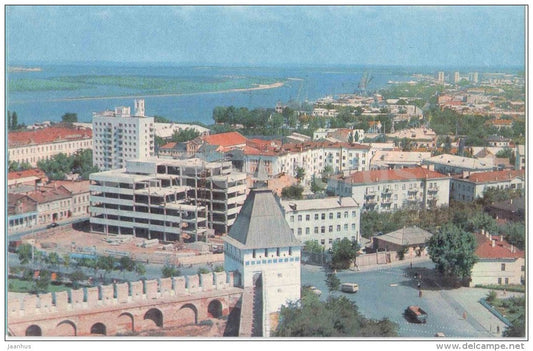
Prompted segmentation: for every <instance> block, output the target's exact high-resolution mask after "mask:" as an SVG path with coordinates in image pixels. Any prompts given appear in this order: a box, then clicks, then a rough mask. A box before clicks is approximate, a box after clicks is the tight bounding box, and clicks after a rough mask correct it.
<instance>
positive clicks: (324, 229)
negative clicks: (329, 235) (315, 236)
mask: <svg viewBox="0 0 533 351" xmlns="http://www.w3.org/2000/svg"><path fill="white" fill-rule="evenodd" d="M325 232H326V227H325V226H322V227H320V233H322V234H324V233H325Z"/></svg>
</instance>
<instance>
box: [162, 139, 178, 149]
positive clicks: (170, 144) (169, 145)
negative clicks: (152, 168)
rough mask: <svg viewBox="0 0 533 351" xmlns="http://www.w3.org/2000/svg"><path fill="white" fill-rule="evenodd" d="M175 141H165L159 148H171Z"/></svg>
mask: <svg viewBox="0 0 533 351" xmlns="http://www.w3.org/2000/svg"><path fill="white" fill-rule="evenodd" d="M176 144H177V143H175V142H173V141H171V142H170V143H166V144H165V145H163V146H161V147H160V149H172V148H173V147H174V146H176Z"/></svg>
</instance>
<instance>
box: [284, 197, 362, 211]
mask: <svg viewBox="0 0 533 351" xmlns="http://www.w3.org/2000/svg"><path fill="white" fill-rule="evenodd" d="M281 206H282V207H283V209H284V210H285V212H292V211H307V210H325V209H338V208H347V207H359V205H358V204H357V202H356V201H355V200H354V199H353V198H351V197H338V196H336V197H327V198H325V199H311V200H290V201H281Z"/></svg>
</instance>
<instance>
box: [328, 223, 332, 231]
mask: <svg viewBox="0 0 533 351" xmlns="http://www.w3.org/2000/svg"><path fill="white" fill-rule="evenodd" d="M328 229H329V230H328V231H329V232H330V233H333V226H332V225H330V226H329V228H328Z"/></svg>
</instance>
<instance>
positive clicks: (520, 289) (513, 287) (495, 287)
mask: <svg viewBox="0 0 533 351" xmlns="http://www.w3.org/2000/svg"><path fill="white" fill-rule="evenodd" d="M475 287H476V288H483V289H490V290H506V291H512V292H522V293H525V292H526V286H525V285H496V284H494V285H476V286H475Z"/></svg>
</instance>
